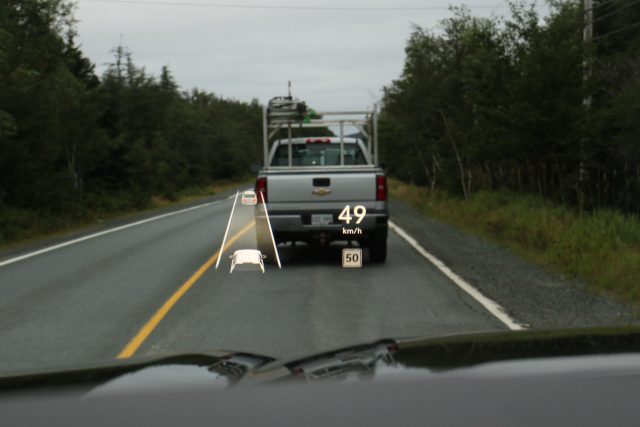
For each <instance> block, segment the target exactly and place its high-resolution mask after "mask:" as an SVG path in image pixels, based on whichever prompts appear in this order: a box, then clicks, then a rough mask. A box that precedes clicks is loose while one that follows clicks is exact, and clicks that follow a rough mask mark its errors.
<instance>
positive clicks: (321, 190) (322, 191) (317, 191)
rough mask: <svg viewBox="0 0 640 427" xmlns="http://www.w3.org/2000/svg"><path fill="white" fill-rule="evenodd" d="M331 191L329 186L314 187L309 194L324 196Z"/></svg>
mask: <svg viewBox="0 0 640 427" xmlns="http://www.w3.org/2000/svg"><path fill="white" fill-rule="evenodd" d="M329 193H331V189H330V188H314V189H313V192H312V193H311V194H315V195H316V196H326V195H327V194H329Z"/></svg>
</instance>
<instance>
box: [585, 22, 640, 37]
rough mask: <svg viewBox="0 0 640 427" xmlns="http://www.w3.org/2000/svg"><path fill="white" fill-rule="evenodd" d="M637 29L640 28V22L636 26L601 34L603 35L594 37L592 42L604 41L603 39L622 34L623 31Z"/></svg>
mask: <svg viewBox="0 0 640 427" xmlns="http://www.w3.org/2000/svg"><path fill="white" fill-rule="evenodd" d="M636 27H640V22H636V23H635V24H631V25H627V26H626V27H622V28H618V29H617V30H613V31H609V32H608V33H606V34H601V35H599V36H597V37H594V38H593V39H592V40H599V39H603V38H605V37H609V36H611V35H613V34H618V33H621V32H623V31H626V30H629V29H631V28H636Z"/></svg>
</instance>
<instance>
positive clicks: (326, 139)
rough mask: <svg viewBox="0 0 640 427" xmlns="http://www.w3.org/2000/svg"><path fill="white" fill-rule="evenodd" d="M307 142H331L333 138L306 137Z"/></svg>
mask: <svg viewBox="0 0 640 427" xmlns="http://www.w3.org/2000/svg"><path fill="white" fill-rule="evenodd" d="M305 142H306V143H307V144H330V143H331V139H329V138H307V139H305Z"/></svg>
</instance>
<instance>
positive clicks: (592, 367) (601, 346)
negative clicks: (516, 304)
mask: <svg viewBox="0 0 640 427" xmlns="http://www.w3.org/2000/svg"><path fill="white" fill-rule="evenodd" d="M639 374H640V329H638V328H614V329H602V328H600V329H579V330H564V331H537V332H531V331H521V332H520V331H519V332H508V333H502V332H490V333H482V334H471V335H467V334H465V335H447V336H437V337H417V338H395V339H383V340H378V341H375V342H372V343H366V344H360V345H355V346H350V347H345V348H340V349H336V350H332V351H328V352H322V353H318V354H312V355H308V356H305V357H302V358H296V359H293V360H276V359H274V358H272V357H269V356H264V355H256V354H250V353H244V352H232V351H219V352H212V353H209V354H177V355H168V356H162V357H149V358H136V359H134V360H127V361H114V362H112V363H108V364H101V365H95V366H86V367H80V368H77V367H76V368H74V369H66V370H57V371H49V372H39V373H24V374H17V375H11V376H5V377H0V392H4V393H7V392H12V391H30V390H38V389H50V388H52V387H68V388H71V389H73V390H77V391H79V392H80V394H81V395H83V396H89V397H90V396H101V395H105V394H112V393H114V394H121V393H123V392H138V391H149V390H152V391H154V392H158V391H163V390H176V389H181V388H210V389H221V388H229V387H246V386H253V385H258V384H285V383H292V382H293V383H295V382H305V383H309V382H311V383H314V382H335V381H343V382H354V381H356V382H359V381H389V380H406V379H430V378H431V379H434V378H438V379H446V378H460V377H464V378H485V379H486V378H494V379H495V378H507V377H511V376H517V377H518V378H520V379H522V378H527V377H531V378H534V377H535V378H540V377H541V376H545V375H547V376H549V377H553V378H554V379H555V380H562V378H582V377H593V376H594V375H595V376H619V375H639Z"/></svg>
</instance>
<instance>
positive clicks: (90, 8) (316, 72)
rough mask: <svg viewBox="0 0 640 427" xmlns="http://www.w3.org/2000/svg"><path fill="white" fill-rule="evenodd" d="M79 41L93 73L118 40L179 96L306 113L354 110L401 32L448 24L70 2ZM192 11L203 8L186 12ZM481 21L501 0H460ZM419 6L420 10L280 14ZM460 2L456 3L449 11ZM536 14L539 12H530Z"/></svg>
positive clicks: (410, 14) (408, 13)
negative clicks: (168, 78) (195, 92)
mask: <svg viewBox="0 0 640 427" xmlns="http://www.w3.org/2000/svg"><path fill="white" fill-rule="evenodd" d="M76 1H77V9H76V18H77V19H78V20H79V23H78V31H79V39H80V42H81V44H82V49H83V51H84V53H85V54H86V55H87V56H88V57H89V58H90V59H91V60H92V61H93V62H94V63H95V64H96V65H97V71H98V73H99V74H102V72H103V71H104V69H105V65H106V64H107V63H109V62H111V61H112V58H113V53H112V52H111V50H112V49H113V48H114V47H115V46H117V45H118V44H119V42H120V40H122V44H123V45H124V46H126V47H127V48H128V49H129V50H130V51H131V52H132V53H133V58H134V61H135V62H136V63H137V64H138V65H139V66H144V67H145V68H146V70H147V71H148V72H149V73H151V74H154V75H158V74H159V72H160V68H161V67H162V65H165V64H166V65H168V66H169V68H170V69H171V71H172V73H173V75H174V77H175V78H176V81H177V83H178V84H179V85H180V87H181V88H182V89H190V88H192V87H198V88H200V89H204V90H207V91H210V92H214V93H215V94H217V95H219V96H223V97H225V98H234V99H238V100H242V101H250V100H251V99H252V98H258V99H259V100H260V101H261V102H263V103H266V101H268V99H269V98H271V97H273V96H277V95H286V93H287V80H291V81H292V92H293V95H294V96H296V97H298V98H300V99H302V100H305V101H307V104H309V105H310V106H312V107H314V108H315V109H316V110H329V109H341V110H342V109H362V108H365V107H369V106H371V105H372V104H373V102H374V100H375V99H377V98H379V97H380V95H381V89H382V87H383V86H385V85H388V84H389V83H390V82H391V81H392V80H393V79H396V78H397V77H398V76H399V75H400V73H401V71H402V66H403V62H404V47H405V42H406V40H407V38H408V37H409V34H410V32H411V24H412V23H415V24H418V25H420V26H422V27H429V28H433V27H435V26H436V25H437V23H438V21H439V20H441V19H443V18H446V17H448V16H451V13H450V12H449V11H448V10H447V6H448V4H449V2H447V1H446V0H400V1H398V0H322V1H321V0H134V1H139V2H140V3H143V2H148V3H149V2H150V3H160V2H170V3H172V4H177V3H179V5H158V4H133V3H119V1H120V0H108V1H103V0H76ZM197 3H204V4H208V5H209V6H190V5H194V4H197ZM464 3H465V4H467V5H468V6H469V7H470V8H471V10H472V11H473V12H474V13H475V14H477V15H481V16H491V15H492V14H498V15H499V14H504V13H506V12H507V11H508V9H506V8H505V5H506V2H505V0H467V1H465V2H464ZM215 4H217V5H221V4H227V5H236V6H246V5H256V6H267V7H273V6H295V7H320V8H330V7H336V8H345V7H354V8H368V7H411V6H416V7H429V8H432V9H428V10H382V11H381V10H366V11H365V10H356V11H348V10H287V9H260V8H250V7H246V8H245V7H240V8H229V7H213V6H211V5H215ZM454 4H460V3H454ZM538 8H539V10H540V11H541V12H542V13H544V11H545V10H546V9H545V8H544V5H539V6H538Z"/></svg>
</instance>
